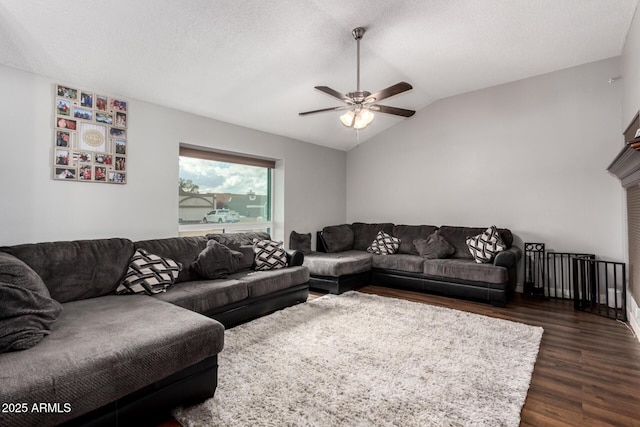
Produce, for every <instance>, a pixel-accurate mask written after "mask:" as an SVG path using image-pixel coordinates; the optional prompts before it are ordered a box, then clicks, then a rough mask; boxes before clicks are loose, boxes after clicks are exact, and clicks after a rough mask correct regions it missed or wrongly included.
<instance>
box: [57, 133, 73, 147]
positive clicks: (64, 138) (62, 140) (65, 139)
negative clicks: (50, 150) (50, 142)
mask: <svg viewBox="0 0 640 427" xmlns="http://www.w3.org/2000/svg"><path fill="white" fill-rule="evenodd" d="M70 145H71V132H69V131H68V130H61V129H56V147H69V146H70Z"/></svg>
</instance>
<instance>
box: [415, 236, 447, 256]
mask: <svg viewBox="0 0 640 427" xmlns="http://www.w3.org/2000/svg"><path fill="white" fill-rule="evenodd" d="M413 245H414V246H415V247H416V250H417V251H418V254H419V255H420V256H421V257H423V258H426V259H442V258H449V257H450V256H451V255H453V254H454V252H455V251H456V248H454V247H453V246H451V244H449V242H447V239H445V238H444V237H442V236H441V235H440V234H439V233H438V232H437V231H436V232H434V233H431V234H430V235H429V237H427V238H426V239H416V240H414V241H413Z"/></svg>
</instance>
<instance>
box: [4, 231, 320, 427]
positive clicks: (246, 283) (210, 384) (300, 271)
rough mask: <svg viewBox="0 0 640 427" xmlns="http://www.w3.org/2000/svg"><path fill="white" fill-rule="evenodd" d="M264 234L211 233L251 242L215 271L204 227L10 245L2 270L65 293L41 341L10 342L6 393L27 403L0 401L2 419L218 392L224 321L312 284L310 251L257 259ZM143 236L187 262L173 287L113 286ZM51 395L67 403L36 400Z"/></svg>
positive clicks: (121, 411) (56, 418) (113, 421)
mask: <svg viewBox="0 0 640 427" xmlns="http://www.w3.org/2000/svg"><path fill="white" fill-rule="evenodd" d="M254 235H255V233H244V234H236V235H210V236H208V238H210V239H216V240H219V241H224V242H226V244H227V245H229V246H230V247H232V248H233V249H234V250H238V251H240V252H242V253H243V254H245V256H244V257H243V258H242V259H244V260H245V262H244V263H243V264H242V265H240V266H239V267H238V270H237V271H236V272H234V273H232V274H231V275H230V276H229V277H228V278H224V279H215V280H206V279H203V278H201V277H199V276H198V274H197V273H196V271H195V270H194V269H193V267H192V263H193V262H194V261H195V260H196V258H197V257H198V254H199V253H200V252H201V251H202V250H203V249H204V248H205V247H206V246H207V241H208V239H207V238H205V237H179V238H168V239H158V240H147V241H139V242H132V241H130V240H128V239H119V238H114V239H99V240H84V241H73V242H53V243H38V244H25V245H18V246H11V247H2V248H0V277H2V278H3V281H7V280H11V278H12V277H14V276H15V275H16V273H15V272H16V271H18V272H19V271H26V272H27V273H26V274H27V275H30V276H31V277H38V276H39V277H40V278H41V279H42V281H43V282H44V285H46V289H48V293H49V294H50V296H51V298H52V299H53V300H56V301H58V302H59V303H61V305H62V311H61V313H60V315H59V317H58V319H57V321H56V322H55V323H53V324H52V326H51V331H50V333H49V335H48V336H46V337H45V338H44V339H43V340H42V341H41V342H40V343H39V344H37V345H35V346H34V347H31V348H28V349H26V350H22V351H9V352H5V353H2V354H0V402H2V403H20V404H22V403H26V404H27V406H25V407H19V408H22V409H25V408H26V410H22V411H20V410H18V411H16V410H13V409H15V408H16V407H12V408H13V409H12V410H11V411H5V412H2V413H0V425H2V426H5V425H6V426H36V425H37V426H49V425H59V424H64V425H92V426H93V425H108V426H115V425H144V424H153V423H154V422H156V421H157V420H155V419H154V416H156V415H157V414H161V412H160V411H159V408H171V407H174V406H178V405H181V404H188V403H193V402H196V401H202V400H204V399H206V398H208V397H211V396H213V394H214V391H215V388H216V385H217V372H218V363H217V354H218V353H219V352H220V351H221V350H222V348H223V345H224V330H225V326H226V327H230V326H233V325H235V324H238V323H241V322H244V321H247V320H249V319H251V318H254V317H257V316H259V315H262V314H265V313H268V312H271V311H274V310H277V309H281V308H284V307H287V306H290V305H293V304H296V303H300V302H304V301H306V299H307V296H308V281H309V273H308V270H307V268H306V267H303V266H301V264H302V261H303V257H302V255H301V253H298V252H291V253H289V254H288V257H287V258H288V261H289V266H288V267H287V268H284V269H278V270H272V271H254V270H253V269H252V260H253V251H252V248H251V246H250V244H251V238H252V237H254ZM260 236H261V237H263V238H264V234H262V235H260ZM267 237H268V235H267ZM138 248H143V249H146V250H147V251H148V252H149V253H152V254H155V255H159V256H162V257H167V258H171V259H173V260H175V261H178V262H180V263H182V265H183V266H184V268H183V269H182V271H181V272H180V274H179V276H178V279H177V281H176V283H175V284H174V285H173V286H171V287H170V288H169V289H168V290H167V292H165V293H160V294H157V295H153V296H147V295H115V294H114V291H115V289H116V288H117V286H118V284H119V282H120V281H121V279H122V277H123V276H124V274H125V273H126V271H127V268H128V264H129V260H130V258H131V256H132V255H133V254H134V252H135V250H136V249H138ZM32 272H35V273H37V276H35V275H34V274H32ZM12 275H13V276H12ZM45 293H46V291H45ZM47 296H48V295H47ZM55 304H56V305H57V304H58V303H55ZM214 319H215V320H214ZM223 325H224V326H223ZM41 403H45V404H52V405H53V404H58V405H57V406H49V407H48V408H49V409H48V410H45V411H34V410H33V404H41Z"/></svg>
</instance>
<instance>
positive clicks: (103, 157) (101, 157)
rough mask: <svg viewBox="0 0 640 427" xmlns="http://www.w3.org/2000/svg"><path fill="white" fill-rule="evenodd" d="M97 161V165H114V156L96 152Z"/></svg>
mask: <svg viewBox="0 0 640 427" xmlns="http://www.w3.org/2000/svg"><path fill="white" fill-rule="evenodd" d="M95 163H96V164H97V165H105V166H111V165H113V156H112V155H111V154H106V153H96V157H95Z"/></svg>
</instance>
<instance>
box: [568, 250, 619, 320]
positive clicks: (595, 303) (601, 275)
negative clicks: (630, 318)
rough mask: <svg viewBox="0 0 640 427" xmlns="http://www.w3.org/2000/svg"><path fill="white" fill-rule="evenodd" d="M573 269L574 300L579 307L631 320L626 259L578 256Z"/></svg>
mask: <svg viewBox="0 0 640 427" xmlns="http://www.w3.org/2000/svg"><path fill="white" fill-rule="evenodd" d="M572 270H573V273H572V274H573V295H574V298H573V301H574V307H575V308H576V309H577V310H582V311H586V312H589V313H593V314H598V315H600V316H605V317H610V318H613V319H618V320H622V321H626V320H627V310H626V305H627V290H626V285H625V284H626V278H627V272H626V265H625V264H624V263H622V262H613V261H601V260H595V259H590V258H587V257H574V258H572Z"/></svg>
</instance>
